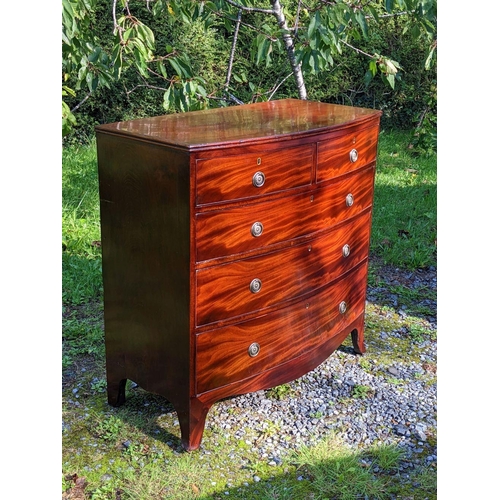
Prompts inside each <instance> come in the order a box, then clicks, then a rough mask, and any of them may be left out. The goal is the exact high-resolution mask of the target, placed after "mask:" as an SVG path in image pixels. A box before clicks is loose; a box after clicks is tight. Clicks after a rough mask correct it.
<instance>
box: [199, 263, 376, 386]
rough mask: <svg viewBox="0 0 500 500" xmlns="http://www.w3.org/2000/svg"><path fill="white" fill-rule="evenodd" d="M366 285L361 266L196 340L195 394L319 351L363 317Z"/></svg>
mask: <svg viewBox="0 0 500 500" xmlns="http://www.w3.org/2000/svg"><path fill="white" fill-rule="evenodd" d="M366 279H367V264H366V261H365V263H363V264H361V265H360V266H358V267H356V268H355V269H353V270H352V271H351V272H350V273H348V274H347V275H345V277H343V278H342V279H341V280H339V281H338V282H336V283H333V284H332V285H329V286H327V287H325V288H324V289H322V290H321V291H320V292H319V293H317V294H316V295H314V296H312V297H309V298H307V299H304V300H303V301H300V302H298V303H296V304H294V305H292V306H289V307H285V308H283V309H278V310H277V311H274V312H272V313H269V314H268V315H266V316H260V317H258V318H256V319H253V320H249V321H245V322H242V323H238V324H235V325H230V326H227V327H223V328H218V329H216V330H212V331H210V332H205V333H201V334H199V335H197V338H196V380H197V393H198V394H200V393H203V392H205V391H209V390H211V389H216V388H217V387H221V386H224V385H227V384H230V383H233V382H236V381H238V380H243V379H245V378H247V377H251V376H254V375H256V374H258V373H261V372H263V371H266V370H269V369H271V368H274V367H276V366H279V365H280V364H282V363H284V362H285V361H288V360H291V359H293V358H296V357H297V356H300V355H301V354H303V353H305V352H307V351H308V350H310V349H313V348H315V347H316V346H318V345H321V344H322V343H323V342H325V339H326V338H327V337H329V336H331V335H332V333H331V332H332V331H333V332H337V331H340V330H342V328H344V327H345V326H347V325H349V323H351V322H352V321H353V320H354V319H355V318H356V317H357V316H359V314H361V313H362V312H363V309H364V305H365V286H366ZM340 342H341V341H340Z"/></svg>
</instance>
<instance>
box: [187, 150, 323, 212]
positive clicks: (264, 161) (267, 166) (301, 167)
mask: <svg viewBox="0 0 500 500" xmlns="http://www.w3.org/2000/svg"><path fill="white" fill-rule="evenodd" d="M315 149H316V148H315V144H307V145H305V146H296V147H290V148H283V147H280V149H276V150H274V151H273V150H271V151H263V152H260V153H246V154H234V155H231V156H222V157H221V156H216V157H214V158H210V159H198V160H196V186H197V195H196V204H197V205H198V206H199V205H206V204H210V203H217V202H223V201H231V200H238V199H243V198H253V197H257V196H261V195H264V194H269V193H273V192H278V191H283V190H285V189H290V188H294V187H299V186H306V185H308V184H311V180H312V179H311V178H312V172H313V163H314V155H315Z"/></svg>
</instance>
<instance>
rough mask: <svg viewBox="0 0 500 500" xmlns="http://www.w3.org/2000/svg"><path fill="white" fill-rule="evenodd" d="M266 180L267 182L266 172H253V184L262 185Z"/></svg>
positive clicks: (257, 186)
mask: <svg viewBox="0 0 500 500" xmlns="http://www.w3.org/2000/svg"><path fill="white" fill-rule="evenodd" d="M264 182H266V176H265V175H264V172H255V174H253V178H252V184H253V185H254V186H255V187H256V188H260V187H262V186H263V185H264Z"/></svg>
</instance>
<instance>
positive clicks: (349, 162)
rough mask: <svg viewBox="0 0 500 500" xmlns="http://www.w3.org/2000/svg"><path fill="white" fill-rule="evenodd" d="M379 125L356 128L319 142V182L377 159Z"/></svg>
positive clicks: (317, 174)
mask: <svg viewBox="0 0 500 500" xmlns="http://www.w3.org/2000/svg"><path fill="white" fill-rule="evenodd" d="M377 142H378V126H374V127H370V128H365V129H361V130H360V129H355V130H353V131H352V132H349V133H346V134H344V135H340V136H338V137H335V138H333V139H331V140H328V141H321V142H319V143H318V168H317V172H316V180H317V182H322V181H326V180H330V179H333V178H335V177H337V176H339V175H342V174H345V173H347V172H351V171H353V170H357V169H358V168H362V167H364V166H366V165H367V164H368V163H370V162H372V161H375V159H376V157H377Z"/></svg>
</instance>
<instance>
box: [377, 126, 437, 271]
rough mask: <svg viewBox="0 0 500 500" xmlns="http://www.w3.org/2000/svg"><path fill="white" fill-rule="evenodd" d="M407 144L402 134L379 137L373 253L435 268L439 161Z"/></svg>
mask: <svg viewBox="0 0 500 500" xmlns="http://www.w3.org/2000/svg"><path fill="white" fill-rule="evenodd" d="M409 140H410V135H409V134H407V133H403V132H391V133H386V132H381V134H380V139H379V154H378V158H377V173H376V178H375V194H374V203H373V227H372V235H371V251H372V252H373V253H375V254H377V255H379V256H380V257H382V259H383V260H384V262H385V263H387V264H393V265H397V266H400V267H407V268H410V269H416V268H420V267H427V266H431V265H435V264H436V245H437V211H436V207H437V161H436V156H435V155H434V156H415V155H414V154H413V153H412V150H410V149H408V148H407V144H408V141H409Z"/></svg>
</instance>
